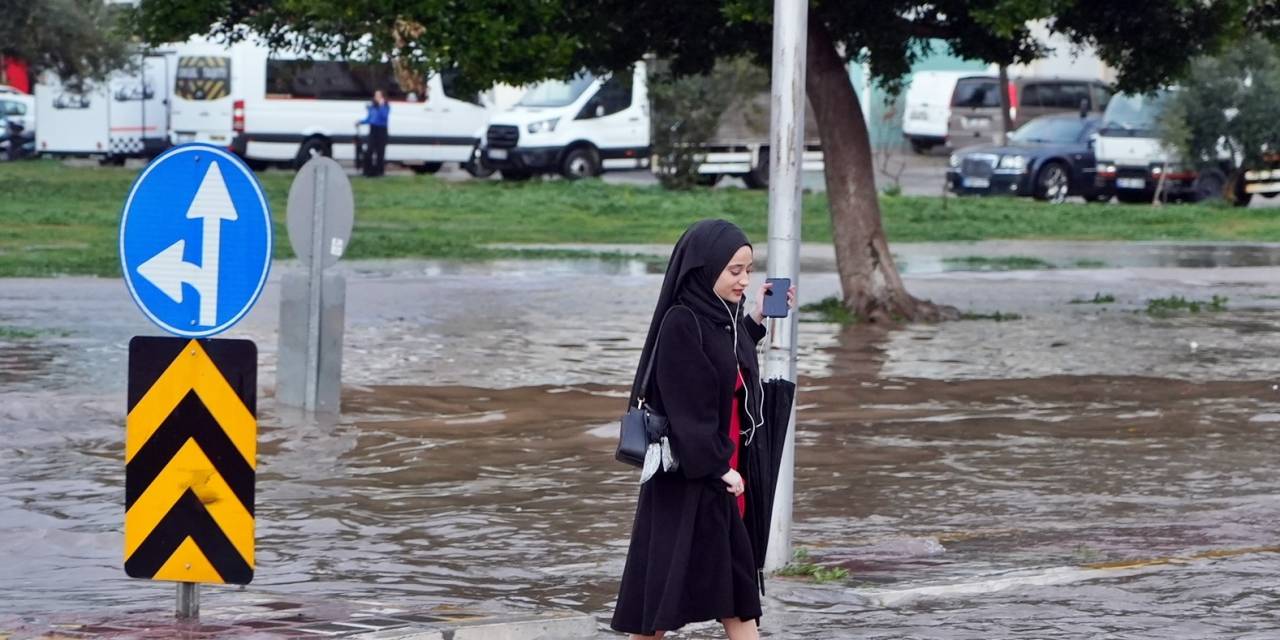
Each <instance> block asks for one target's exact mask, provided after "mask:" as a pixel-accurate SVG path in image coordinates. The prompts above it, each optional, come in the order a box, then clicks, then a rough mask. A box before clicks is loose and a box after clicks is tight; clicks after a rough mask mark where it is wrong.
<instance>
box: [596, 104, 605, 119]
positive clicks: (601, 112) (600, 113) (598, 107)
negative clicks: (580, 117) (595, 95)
mask: <svg viewBox="0 0 1280 640" xmlns="http://www.w3.org/2000/svg"><path fill="white" fill-rule="evenodd" d="M603 116H604V105H602V104H598V105H596V117H597V118H600V117H603Z"/></svg>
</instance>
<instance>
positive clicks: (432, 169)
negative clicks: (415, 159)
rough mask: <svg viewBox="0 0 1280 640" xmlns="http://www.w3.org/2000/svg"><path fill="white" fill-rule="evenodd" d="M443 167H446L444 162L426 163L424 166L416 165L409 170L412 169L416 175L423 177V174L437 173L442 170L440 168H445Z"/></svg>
mask: <svg viewBox="0 0 1280 640" xmlns="http://www.w3.org/2000/svg"><path fill="white" fill-rule="evenodd" d="M443 166H444V163H443V162H424V163H422V164H415V165H413V166H412V167H409V168H410V169H412V170H413V172H414V173H416V174H418V175H422V174H430V173H436V172H437V171H439V170H440V167H443Z"/></svg>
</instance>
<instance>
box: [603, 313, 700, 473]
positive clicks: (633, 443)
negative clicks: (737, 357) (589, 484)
mask: <svg viewBox="0 0 1280 640" xmlns="http://www.w3.org/2000/svg"><path fill="white" fill-rule="evenodd" d="M676 309H687V310H688V311H689V313H690V314H692V313H693V309H689V307H685V306H683V305H676V306H674V307H671V308H670V309H668V310H667V314H666V315H664V316H662V322H661V323H660V324H659V325H658V337H656V338H654V341H653V354H652V355H650V356H649V363H648V364H647V365H645V368H644V376H643V377H641V378H640V393H638V394H637V395H636V406H634V407H627V412H626V413H624V414H622V430H621V431H620V432H619V434H618V450H617V452H615V453H614V454H613V457H614V458H615V459H617V460H618V461H619V462H625V463H627V464H629V465H631V466H633V467H643V466H644V455H645V452H646V451H647V450H648V449H649V444H650V443H652V442H658V441H660V440H661V439H662V437H663V436H665V435H667V431H668V429H669V424H668V423H667V417H666V416H664V415H659V414H658V413H656V412H655V411H654V410H653V409H652V408H650V407H649V405H648V404H647V403H646V402H645V396H647V395H648V393H649V379H650V377H651V376H652V375H653V363H654V362H656V361H657V360H658V342H659V341H660V340H661V339H662V327H664V326H666V324H667V317H668V316H670V315H671V312H672V311H675V310H676ZM693 322H694V326H696V327H698V343H699V344H701V343H702V325H700V324H698V317H697V316H696V315H695V316H694V317H693Z"/></svg>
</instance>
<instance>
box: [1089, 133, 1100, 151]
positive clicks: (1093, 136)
mask: <svg viewBox="0 0 1280 640" xmlns="http://www.w3.org/2000/svg"><path fill="white" fill-rule="evenodd" d="M1097 144H1098V132H1097V131H1094V132H1093V133H1090V134H1089V148H1090V149H1092V148H1094V147H1096V146H1097Z"/></svg>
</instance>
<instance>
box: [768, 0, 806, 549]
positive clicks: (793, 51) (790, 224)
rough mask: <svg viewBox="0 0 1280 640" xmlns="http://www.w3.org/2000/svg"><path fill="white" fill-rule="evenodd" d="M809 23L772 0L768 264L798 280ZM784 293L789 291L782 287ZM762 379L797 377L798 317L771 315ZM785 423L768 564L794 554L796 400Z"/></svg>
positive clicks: (791, 6)
mask: <svg viewBox="0 0 1280 640" xmlns="http://www.w3.org/2000/svg"><path fill="white" fill-rule="evenodd" d="M808 27H809V2H808V0H774V2H773V87H772V94H773V95H772V96H771V99H770V102H769V106H770V119H771V122H770V131H769V265H768V267H769V268H768V272H769V277H771V278H790V279H791V283H792V284H794V285H796V286H797V290H798V288H799V283H800V204H801V202H800V198H801V191H800V174H801V171H802V167H803V163H802V160H803V158H804V113H805V93H804V66H805V46H806V38H807V37H808ZM778 293H783V294H785V292H781V291H780V292H778ZM770 322H772V326H771V327H770V332H769V333H770V335H771V337H770V339H769V346H768V350H767V351H766V352H765V360H764V379H765V380H771V379H773V378H786V379H787V380H791V381H792V382H794V381H795V379H796V329H797V323H796V317H795V314H794V313H790V314H787V317H785V318H775V319H773V320H771V321H770ZM787 422H788V424H787V439H786V444H785V445H784V447H783V449H782V466H781V467H780V468H779V469H778V488H777V491H776V492H775V493H774V498H773V500H774V502H773V523H772V524H771V525H770V527H769V549H768V551H767V552H766V555H765V569H767V570H769V571H774V570H776V569H780V568H782V567H783V566H784V565H786V564H787V562H789V561H790V560H791V504H792V499H791V497H792V493H793V491H794V484H795V466H796V452H795V449H796V437H795V423H796V410H795V404H794V403H793V404H792V406H791V417H790V418H789V419H788V421H787Z"/></svg>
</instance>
